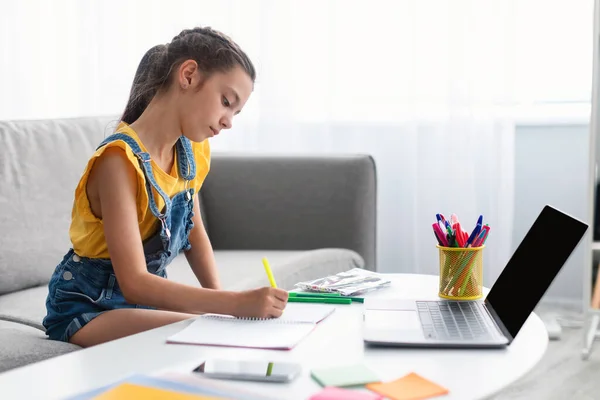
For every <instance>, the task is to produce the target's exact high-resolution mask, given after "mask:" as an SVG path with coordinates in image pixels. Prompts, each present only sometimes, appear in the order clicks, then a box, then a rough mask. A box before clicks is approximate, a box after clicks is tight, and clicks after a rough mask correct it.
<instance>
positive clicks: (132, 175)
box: [43, 28, 288, 347]
mask: <svg viewBox="0 0 600 400" xmlns="http://www.w3.org/2000/svg"><path fill="white" fill-rule="evenodd" d="M255 77H256V73H255V70H254V67H253V65H252V63H251V62H250V60H249V59H248V57H247V56H246V54H245V53H244V52H243V51H242V50H241V49H240V48H239V47H238V46H237V45H236V44H235V43H234V42H233V41H231V40H230V39H229V38H228V37H227V36H225V35H223V34H222V33H219V32H217V31H215V30H212V29H211V28H195V29H191V30H184V31H182V32H181V33H180V34H179V35H177V36H175V37H174V38H173V40H172V41H171V43H169V44H166V45H158V46H155V47H153V48H151V49H150V50H148V52H147V53H146V54H145V55H144V57H143V58H142V60H141V62H140V64H139V66H138V69H137V71H136V74H135V78H134V81H133V86H132V88H131V94H130V97H129V101H128V103H127V106H126V108H125V111H124V113H123V116H122V118H121V119H122V122H121V123H120V125H119V126H118V128H117V130H116V133H115V134H113V135H111V136H109V137H108V138H106V140H104V141H103V142H102V143H101V144H100V146H99V147H98V149H97V151H96V152H95V153H94V155H93V156H92V157H91V159H90V161H89V162H88V164H87V167H86V169H85V170H84V173H83V175H82V178H81V180H80V182H79V184H78V186H77V187H76V189H75V200H74V204H73V211H72V220H71V227H70V230H69V235H70V238H71V242H72V244H73V248H72V249H70V250H69V251H68V252H67V254H66V255H65V256H64V258H63V260H62V262H61V263H60V264H59V265H58V266H57V267H56V270H55V272H54V274H53V275H52V278H51V280H50V282H49V284H48V289H49V293H48V297H47V300H46V309H47V315H46V317H45V318H44V321H43V324H44V326H45V328H46V334H47V335H48V336H49V337H50V338H51V339H54V340H62V341H67V342H71V343H75V344H78V345H80V346H83V347H87V346H92V345H95V344H99V343H103V342H106V341H109V340H113V339H117V338H120V337H123V336H127V335H132V334H134V333H138V332H141V331H145V330H148V329H152V328H156V327H159V326H163V325H166V324H170V323H174V322H177V321H180V320H183V319H187V318H191V317H194V316H195V315H196V314H199V313H206V312H210V313H219V314H229V315H235V316H240V317H261V318H265V317H279V316H280V315H281V313H282V310H283V309H284V308H285V305H286V303H287V298H288V295H287V292H286V291H284V290H281V289H276V288H271V287H263V288H259V289H255V290H248V291H242V292H230V291H224V290H221V286H220V283H219V279H218V276H217V271H216V265H215V258H214V255H213V251H212V248H211V244H210V242H209V239H208V236H207V234H206V231H205V229H204V226H203V224H202V218H201V217H200V208H199V205H198V190H199V189H200V187H201V186H202V183H203V181H204V178H205V177H206V174H207V173H208V169H209V165H210V148H209V143H208V140H206V139H208V138H210V137H213V136H216V135H218V134H219V132H220V131H221V130H222V129H229V128H231V124H232V119H233V117H234V115H236V114H238V113H239V112H240V111H241V109H242V107H243V106H244V104H245V103H246V101H247V100H248V97H249V96H250V93H251V92H252V90H253V86H254V80H255ZM182 250H183V251H184V252H185V256H186V258H187V260H188V262H189V264H190V267H191V268H192V270H193V271H194V274H195V275H196V277H197V278H198V281H199V282H200V284H201V286H202V288H196V287H193V286H188V285H183V284H180V283H176V282H172V281H169V280H167V279H165V278H166V267H167V265H168V264H169V263H170V262H171V260H173V258H174V257H176V256H177V255H178V254H179V252H180V251H182Z"/></svg>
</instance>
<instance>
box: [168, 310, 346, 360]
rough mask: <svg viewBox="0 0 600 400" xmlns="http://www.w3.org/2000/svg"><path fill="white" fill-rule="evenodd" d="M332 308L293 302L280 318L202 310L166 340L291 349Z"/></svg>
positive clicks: (169, 341)
mask: <svg viewBox="0 0 600 400" xmlns="http://www.w3.org/2000/svg"><path fill="white" fill-rule="evenodd" d="M334 311H335V307H333V306H330V305H324V304H296V303H292V304H288V305H287V307H286V308H285V311H284V312H283V315H282V316H281V317H280V318H271V319H255V318H237V317H232V316H230V315H221V314H205V315H201V316H199V317H198V318H196V319H195V320H194V322H192V323H191V324H190V325H188V326H187V327H186V328H184V329H183V330H181V331H180V332H178V333H176V334H175V335H172V336H170V337H169V338H167V343H183V344H199V345H207V346H230V347H250V348H257V349H273V350H290V349H292V348H293V347H294V346H296V345H297V344H298V343H299V342H300V341H301V340H302V339H303V338H304V337H306V336H307V335H308V334H309V333H310V332H311V331H312V330H313V329H315V327H316V326H317V324H318V323H319V322H321V321H322V320H324V319H325V318H327V317H328V316H329V315H331V313H332V312H334Z"/></svg>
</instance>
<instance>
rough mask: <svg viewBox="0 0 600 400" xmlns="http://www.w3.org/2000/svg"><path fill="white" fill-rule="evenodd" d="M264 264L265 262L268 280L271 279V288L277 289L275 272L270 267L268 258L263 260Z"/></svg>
mask: <svg viewBox="0 0 600 400" xmlns="http://www.w3.org/2000/svg"><path fill="white" fill-rule="evenodd" d="M262 262H263V265H264V266H265V271H266V272H267V278H269V282H270V283H271V287H274V288H276V287H277V284H276V283H275V278H273V272H272V271H271V267H270V266H269V261H267V259H266V258H263V259H262Z"/></svg>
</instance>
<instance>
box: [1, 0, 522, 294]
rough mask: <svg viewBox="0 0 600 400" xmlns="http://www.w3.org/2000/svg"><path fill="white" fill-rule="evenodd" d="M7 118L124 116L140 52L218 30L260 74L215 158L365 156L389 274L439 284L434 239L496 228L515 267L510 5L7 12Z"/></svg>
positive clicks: (507, 1) (37, 6)
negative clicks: (373, 178) (450, 219)
mask: <svg viewBox="0 0 600 400" xmlns="http://www.w3.org/2000/svg"><path fill="white" fill-rule="evenodd" d="M0 7H1V9H0V41H1V42H0V51H1V52H2V53H1V55H2V57H1V59H0V72H1V74H0V90H1V91H2V96H1V97H0V118H2V119H17V118H18V119H21V118H54V117H71V116H81V115H99V114H104V115H106V114H108V115H118V114H119V113H120V112H121V111H122V109H123V108H124V105H125V101H126V99H127V95H128V91H129V88H130V85H131V80H132V78H133V74H134V72H135V68H136V66H137V63H138V62H139V59H140V58H141V56H142V55H143V53H144V52H145V51H146V50H147V49H148V48H150V47H151V46H153V45H155V44H157V43H164V42H168V41H170V39H171V38H172V37H173V36H175V35H176V34H177V33H178V32H179V31H180V30H181V29H183V28H189V27H193V26H196V25H210V26H213V27H214V28H217V29H219V30H222V31H223V32H225V33H227V34H228V35H230V36H231V37H232V38H233V39H234V40H235V41H237V42H238V43H239V44H240V45H241V46H242V48H243V49H244V50H245V51H246V52H247V53H248V55H249V56H250V57H251V59H252V60H253V61H254V63H255V65H256V67H257V70H258V79H257V82H256V86H255V91H254V93H253V95H252V97H251V98H250V101H249V102H248V104H247V106H246V107H245V109H244V110H243V112H242V114H240V116H239V117H238V119H237V120H236V121H234V128H233V129H232V130H231V131H229V132H226V133H225V134H223V135H220V136H219V137H218V138H215V139H212V146H213V149H214V150H215V151H225V150H227V151H244V152H262V153H280V152H285V153H290V154H292V153H366V154H371V155H373V156H374V158H375V161H376V163H377V169H378V210H377V215H378V269H379V271H382V272H415V273H431V274H435V273H437V269H438V262H437V257H438V255H437V250H436V249H435V243H436V242H435V239H434V236H433V233H432V229H431V224H432V223H433V222H435V214H436V213H440V212H441V213H443V214H445V215H446V216H449V215H450V214H451V213H456V214H457V215H458V216H459V217H460V218H461V222H462V224H463V225H464V228H465V229H467V230H471V229H472V228H473V227H474V225H475V222H476V220H477V217H478V216H479V215H480V214H483V216H484V221H485V222H487V223H489V224H490V225H491V227H492V229H491V233H490V237H489V241H488V243H487V249H486V255H485V275H486V276H485V283H486V284H487V285H489V284H491V283H492V282H493V281H494V280H495V279H496V277H497V276H498V274H499V272H500V271H501V269H502V268H503V266H504V265H505V263H506V261H507V260H508V258H509V256H510V253H511V250H512V249H511V234H512V220H513V202H514V194H513V164H514V124H513V122H512V121H511V118H510V115H511V113H510V112H508V110H510V106H511V105H512V100H513V99H512V93H513V82H514V74H513V72H514V64H515V63H514V57H513V54H514V48H515V41H516V38H515V35H514V32H515V29H514V26H515V23H516V22H515V20H516V15H517V12H516V11H515V10H516V9H515V4H514V3H513V0H471V1H467V0H428V1H425V0H404V1H373V0H371V1H368V2H367V1H361V2H353V1H342V0H339V1H324V0H321V1H314V0H311V1H277V0H271V1H258V0H256V1H252V0H230V1H218V2H216V1H198V0H194V1H181V0H170V1H168V2H167V1H147V0H146V1H126V0H120V1H99V0H94V1H92V0H87V1H77V0H71V1H60V0H57V1H41V0H40V1H33V0H30V1H9V2H3V3H2V5H1V6H0Z"/></svg>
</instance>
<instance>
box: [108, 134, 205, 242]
mask: <svg viewBox="0 0 600 400" xmlns="http://www.w3.org/2000/svg"><path fill="white" fill-rule="evenodd" d="M117 140H122V141H123V142H125V143H126V144H127V145H128V146H129V147H131V150H132V151H133V153H134V154H135V156H136V157H137V158H138V159H139V161H140V166H141V167H142V170H143V171H144V175H145V176H146V191H147V192H148V200H149V203H150V210H151V211H152V214H154V216H155V217H156V218H158V219H159V220H160V221H161V223H162V225H163V228H165V231H166V234H167V236H170V232H169V228H168V226H167V221H166V216H167V213H168V210H169V209H170V208H171V199H170V198H169V196H167V194H166V193H165V192H164V191H163V190H162V189H161V188H160V186H158V183H156V179H154V173H153V172H152V165H151V164H150V154H148V153H145V152H143V151H142V149H141V148H140V146H139V145H138V143H137V142H136V141H135V140H134V139H133V138H132V137H131V136H128V135H125V134H123V133H115V134H113V135H110V136H109V137H107V138H106V139H104V140H103V141H102V143H100V145H99V146H98V148H97V149H96V150H98V149H99V148H101V147H102V146H105V145H107V144H108V143H111V142H114V141H117ZM190 169H191V168H190ZM194 173H195V168H194ZM152 188H154V189H155V190H156V191H157V192H158V194H159V195H160V197H162V199H163V201H164V202H165V213H164V214H163V213H161V212H160V210H159V209H158V206H157V205H156V201H155V200H154V193H153V192H152Z"/></svg>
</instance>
